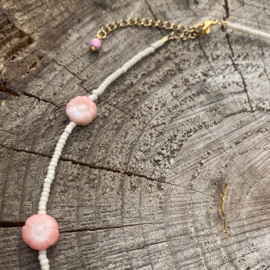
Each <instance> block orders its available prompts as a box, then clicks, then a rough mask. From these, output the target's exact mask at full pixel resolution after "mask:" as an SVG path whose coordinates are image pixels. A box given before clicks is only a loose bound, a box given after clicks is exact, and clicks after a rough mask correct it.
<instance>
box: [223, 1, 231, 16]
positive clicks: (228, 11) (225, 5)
mask: <svg viewBox="0 0 270 270" xmlns="http://www.w3.org/2000/svg"><path fill="white" fill-rule="evenodd" d="M223 7H224V9H225V13H226V16H225V17H223V20H226V19H228V18H229V17H230V9H229V2H228V0H224V5H223Z"/></svg>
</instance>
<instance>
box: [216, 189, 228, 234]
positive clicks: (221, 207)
mask: <svg viewBox="0 0 270 270" xmlns="http://www.w3.org/2000/svg"><path fill="white" fill-rule="evenodd" d="M227 190H228V185H227V184H223V187H222V191H221V194H220V200H219V205H218V211H219V214H220V216H221V218H222V221H223V224H222V231H223V233H224V234H225V235H226V236H228V225H227V220H226V214H225V200H226V195H227Z"/></svg>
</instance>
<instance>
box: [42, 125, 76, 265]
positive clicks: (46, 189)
mask: <svg viewBox="0 0 270 270" xmlns="http://www.w3.org/2000/svg"><path fill="white" fill-rule="evenodd" d="M75 127H76V124H75V123H74V122H70V123H69V124H68V125H67V126H66V128H65V131H64V132H63V133H62V134H61V136H60V138H59V140H58V142H57V144H56V147H55V150H54V153H53V157H52V159H51V162H50V164H49V167H48V171H47V175H46V178H45V179H44V184H43V190H42V193H41V195H40V200H39V204H38V214H46V206H47V202H48V199H49V195H50V188H51V183H52V181H53V179H54V176H55V169H56V167H57V163H58V160H59V158H60V156H61V153H62V150H63V148H64V146H65V144H66V141H67V139H68V136H69V134H70V133H71V132H72V130H73V129H74V128H75ZM46 265H47V264H44V267H45V268H44V269H49V268H46V267H47V266H46ZM48 265H49V264H48ZM42 267H43V266H42ZM42 267H41V269H43V268H42ZM48 267H49V266H48Z"/></svg>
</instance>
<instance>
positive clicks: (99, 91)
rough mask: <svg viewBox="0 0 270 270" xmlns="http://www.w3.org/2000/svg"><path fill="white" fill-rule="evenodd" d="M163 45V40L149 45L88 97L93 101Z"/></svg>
mask: <svg viewBox="0 0 270 270" xmlns="http://www.w3.org/2000/svg"><path fill="white" fill-rule="evenodd" d="M163 44H164V41H163V40H158V41H157V42H155V43H153V44H151V46H150V47H148V48H146V49H145V50H143V51H142V52H140V53H138V54H137V55H135V56H134V57H133V58H131V59H130V60H129V61H128V62H126V63H125V64H124V65H123V66H122V67H121V68H119V69H117V70H116V71H115V72H114V73H112V74H111V75H110V76H109V77H107V78H106V79H105V80H104V82H103V83H102V84H101V85H100V86H99V87H98V88H97V89H95V90H94V91H93V92H92V95H89V96H88V97H89V98H91V99H92V100H93V101H95V100H96V99H97V98H98V96H100V95H102V94H103V92H104V91H105V89H106V88H107V87H108V86H109V85H110V84H111V83H112V82H113V81H115V80H116V79H117V78H118V77H119V76H120V75H122V74H123V73H125V72H127V70H129V69H130V68H131V67H132V66H134V65H135V64H136V63H137V62H139V61H140V60H141V59H142V58H144V57H146V56H147V55H149V54H150V53H153V52H154V51H155V50H156V49H158V48H159V47H161V46H162V45H163Z"/></svg>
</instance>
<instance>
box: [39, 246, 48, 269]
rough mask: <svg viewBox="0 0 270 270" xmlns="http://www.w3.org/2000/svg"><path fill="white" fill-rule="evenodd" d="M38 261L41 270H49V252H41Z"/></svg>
mask: <svg viewBox="0 0 270 270" xmlns="http://www.w3.org/2000/svg"><path fill="white" fill-rule="evenodd" d="M38 259H39V263H40V266H41V270H49V269H50V265H49V260H48V258H47V250H46V249H45V250H39V251H38Z"/></svg>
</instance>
